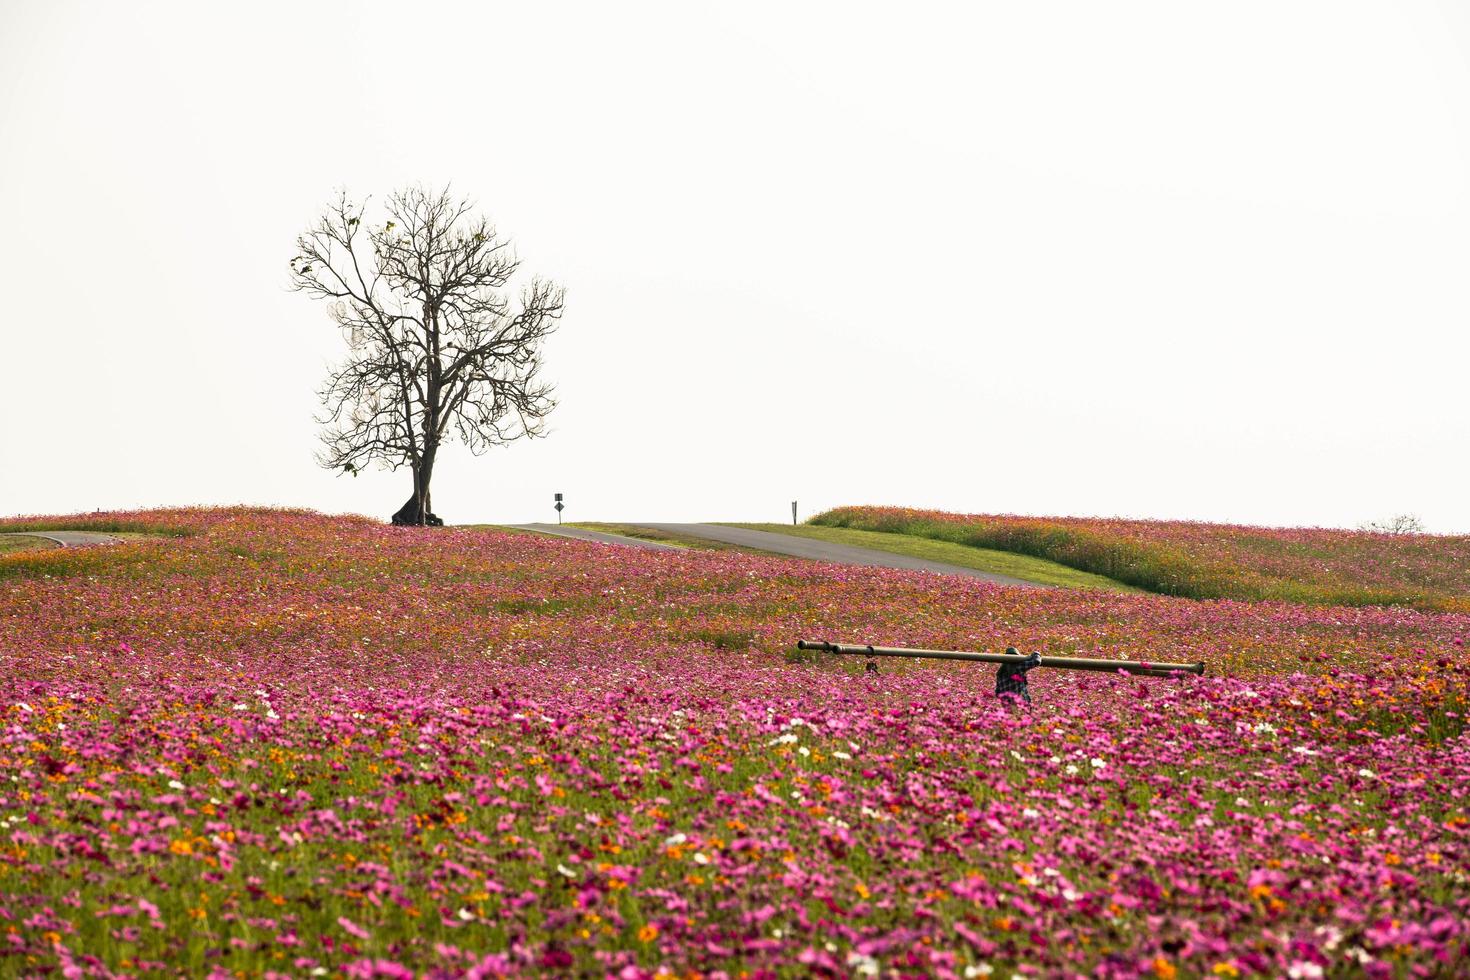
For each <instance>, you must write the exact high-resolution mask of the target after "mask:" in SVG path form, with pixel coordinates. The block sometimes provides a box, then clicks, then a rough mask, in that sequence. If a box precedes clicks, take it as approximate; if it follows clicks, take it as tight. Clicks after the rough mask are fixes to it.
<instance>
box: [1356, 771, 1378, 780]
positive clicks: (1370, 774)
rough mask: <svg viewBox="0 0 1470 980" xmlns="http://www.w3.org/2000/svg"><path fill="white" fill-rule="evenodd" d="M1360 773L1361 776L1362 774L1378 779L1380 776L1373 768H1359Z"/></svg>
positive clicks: (1366, 777)
mask: <svg viewBox="0 0 1470 980" xmlns="http://www.w3.org/2000/svg"><path fill="white" fill-rule="evenodd" d="M1358 775H1359V776H1362V777H1363V778H1364V779H1377V778H1378V773H1376V772H1374V771H1373V770H1372V769H1359V770H1358Z"/></svg>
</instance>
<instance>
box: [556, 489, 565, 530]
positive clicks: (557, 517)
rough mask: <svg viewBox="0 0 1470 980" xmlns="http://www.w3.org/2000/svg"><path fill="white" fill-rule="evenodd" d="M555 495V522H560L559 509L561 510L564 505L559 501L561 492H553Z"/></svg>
mask: <svg viewBox="0 0 1470 980" xmlns="http://www.w3.org/2000/svg"><path fill="white" fill-rule="evenodd" d="M555 497H556V523H558V524H560V523H561V511H562V508H563V507H565V506H566V505H565V504H563V503H562V502H561V494H559V493H558V494H555Z"/></svg>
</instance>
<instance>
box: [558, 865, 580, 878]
mask: <svg viewBox="0 0 1470 980" xmlns="http://www.w3.org/2000/svg"><path fill="white" fill-rule="evenodd" d="M556 873H557V874H559V875H561V876H562V877H563V878H575V877H577V872H575V871H573V870H572V869H571V868H569V867H567V866H566V865H565V864H558V865H557V866H556Z"/></svg>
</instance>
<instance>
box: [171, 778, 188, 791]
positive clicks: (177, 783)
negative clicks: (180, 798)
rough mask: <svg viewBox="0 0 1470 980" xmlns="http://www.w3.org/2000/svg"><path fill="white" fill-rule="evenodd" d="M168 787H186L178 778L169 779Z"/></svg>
mask: <svg viewBox="0 0 1470 980" xmlns="http://www.w3.org/2000/svg"><path fill="white" fill-rule="evenodd" d="M168 788H169V789H183V788H184V784H183V783H181V782H179V781H178V780H177V779H170V780H169V781H168Z"/></svg>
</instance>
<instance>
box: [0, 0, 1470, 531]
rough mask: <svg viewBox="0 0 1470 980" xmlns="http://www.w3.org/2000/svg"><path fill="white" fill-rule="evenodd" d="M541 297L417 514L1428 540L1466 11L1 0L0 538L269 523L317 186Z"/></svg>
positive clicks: (1469, 217) (1460, 349)
mask: <svg viewBox="0 0 1470 980" xmlns="http://www.w3.org/2000/svg"><path fill="white" fill-rule="evenodd" d="M446 182H450V183H452V185H453V187H454V189H455V190H457V191H459V192H462V193H464V194H466V195H469V196H472V197H473V198H475V199H476V200H477V201H478V202H479V204H480V207H481V210H482V211H483V212H484V213H486V214H487V215H488V216H489V217H490V218H491V219H492V220H493V221H494V222H495V223H496V225H497V226H498V227H499V229H500V231H501V232H502V233H503V234H505V235H506V236H508V237H510V238H511V239H513V240H514V242H515V243H516V246H517V250H518V252H519V253H520V255H521V257H522V259H523V260H524V267H523V268H524V271H526V272H533V273H536V274H539V275H542V276H545V277H549V278H551V279H554V280H556V281H558V282H560V283H562V284H564V285H565V286H566V287H567V314H566V317H565V319H564V321H563V326H562V329H561V331H560V333H558V334H557V335H556V337H555V338H554V339H553V340H552V341H551V343H550V344H549V347H548V356H547V360H548V376H549V378H550V379H551V380H553V381H555V382H556V383H557V384H558V386H559V390H560V396H561V406H560V408H558V410H557V411H556V412H555V414H554V415H553V416H552V419H551V422H552V425H551V429H552V431H551V433H550V435H549V437H548V438H546V439H544V440H541V441H537V442H535V443H527V442H520V443H516V444H514V445H511V446H509V447H507V448H503V449H500V450H497V451H494V452H492V453H490V454H488V455H486V456H482V457H472V456H470V455H469V454H468V453H467V452H465V451H464V450H463V449H462V448H460V447H452V448H450V449H449V450H447V451H446V453H445V454H444V455H442V456H441V461H440V464H439V467H438V469H437V471H436V474H435V481H434V487H433V492H434V504H435V509H436V510H437V511H438V512H439V513H440V514H441V515H443V516H444V517H446V518H447V519H448V520H449V521H451V522H467V521H527V520H538V519H539V520H544V519H551V518H552V517H553V512H552V510H551V508H550V503H551V494H552V493H553V492H554V491H562V492H564V493H565V494H566V495H567V501H568V505H569V510H568V517H569V518H572V519H584V520H599V519H600V520H618V519H662V520H681V519H689V520H699V519H717V520H718V519H723V520H781V519H789V516H790V502H791V501H792V500H793V499H796V500H799V501H800V506H801V512H802V516H803V517H805V516H807V515H809V514H811V513H812V512H814V511H816V510H819V509H822V508H826V507H830V506H835V505H840V504H858V503H873V504H903V505H912V506H925V507H940V508H944V509H948V510H957V511H966V512H1018V513H1033V514H1083V515H1125V516H1142V517H1180V518H1199V519H1209V520H1229V521H1240V522H1249V523H1271V524H1321V525H1340V526H1351V525H1355V524H1357V523H1359V522H1361V521H1365V520H1372V519H1382V518H1386V517H1389V516H1391V515H1394V514H1397V513H1402V512H1410V513H1414V514H1417V515H1419V516H1420V517H1421V518H1422V519H1423V520H1424V522H1425V523H1426V524H1427V525H1428V526H1429V528H1430V529H1431V530H1436V531H1470V396H1467V380H1470V378H1467V374H1470V371H1467V365H1470V330H1467V321H1470V5H1466V4H1463V3H1442V4H1435V3H1428V2H1417V0H1384V2H1381V3H1352V2H1345V0H1330V2H1323V3H1293V2H1290V0H1269V2H1263V3H1251V2H1234V3H1228V4H1222V3H1181V2H1179V0H1166V2H1159V3H1123V2H1110V3H1097V2H1093V0H1088V2H1080V3H1041V2H1035V3H1003V4H1002V3H994V4H968V3H967V4H961V3H945V4H934V5H927V4H915V3H906V4H883V5H874V6H862V5H858V4H853V3H841V4H833V5H830V6H829V5H817V4H801V3H793V2H790V0H787V2H780V3H752V2H749V0H742V2H740V3H729V4H721V5H713V4H700V3H692V2H689V0H679V2H671V3H666V4H622V3H605V2H602V3H587V4H574V3H554V4H553V3H514V4H508V3H490V2H466V3H460V4H433V3H413V4H405V3H392V4H387V3H382V4H379V3H360V2H354V3H341V4H325V3H306V2H299V0H298V2H293V3H281V4H275V3H263V2H254V3H249V4H213V3H199V2H197V0H195V2H188V3H147V2H139V0H134V2H129V3H125V4H124V3H111V2H100V0H99V2H95V3H69V2H61V0H0V221H3V226H0V227H3V233H0V286H3V293H4V304H5V305H4V313H3V319H0V331H3V334H0V336H3V342H4V343H3V353H0V357H3V361H0V444H3V445H0V514H15V513H36V512H58V511H61V512H70V511H77V510H93V509H96V508H103V509H112V508H131V507H149V506H160V505H172V504H193V503H209V504H228V503H239V502H244V503H252V504H281V505H291V506H305V507H313V508H317V509H320V510H325V511H334V512H335V511H352V512H359V513H367V514H372V515H375V516H379V517H385V518H386V516H387V515H388V514H390V513H392V512H393V511H394V510H395V509H396V508H397V507H398V506H399V505H400V504H401V503H402V502H403V500H404V499H405V498H407V497H408V496H409V492H410V479H409V476H408V474H407V471H403V470H400V471H398V472H395V473H384V472H377V471H374V472H371V473H369V474H367V475H364V476H361V477H358V478H356V479H354V478H351V477H342V476H334V475H332V474H331V473H328V472H326V471H324V470H321V469H319V468H317V467H316V465H315V463H314V461H313V453H314V451H315V447H316V427H315V425H314V423H313V421H312V416H313V413H314V411H315V410H316V401H315V396H314V391H315V389H316V387H317V385H318V384H319V383H320V382H321V380H322V378H323V377H324V374H325V372H326V369H327V366H328V364H330V363H331V362H333V361H334V360H335V359H337V358H340V357H341V356H342V354H343V352H344V347H343V342H342V339H341V337H340V336H339V334H338V332H337V331H336V329H335V328H334V327H333V326H332V325H331V322H330V320H329V319H328V316H327V313H326V311H325V309H323V308H322V307H321V306H320V305H319V304H314V303H312V302H310V301H308V300H307V299H305V298H303V297H301V296H299V295H295V294H292V293H290V292H289V291H288V289H287V285H288V273H287V261H288V260H289V259H290V257H291V256H292V255H293V254H294V248H293V245H294V241H295V237H296V235H297V234H298V233H300V232H301V231H302V230H303V229H304V228H305V227H306V225H307V224H308V223H309V222H310V221H312V220H313V218H314V217H316V216H317V215H318V214H319V213H320V212H321V210H322V208H323V207H324V206H325V205H326V204H327V203H328V202H329V201H330V200H331V199H332V197H333V194H334V192H335V190H336V189H337V188H339V187H345V188H346V189H347V190H348V191H349V192H350V193H352V194H355V195H360V196H362V195H369V194H372V195H379V196H381V195H383V194H385V193H386V192H388V191H391V190H392V189H394V188H397V187H400V186H403V185H405V184H412V183H423V184H426V185H442V184H444V183H446Z"/></svg>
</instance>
